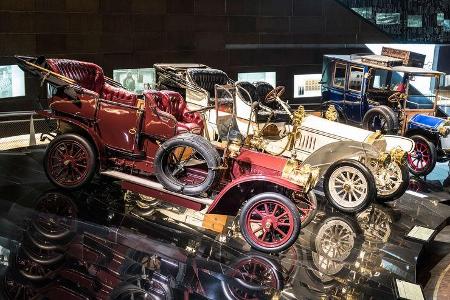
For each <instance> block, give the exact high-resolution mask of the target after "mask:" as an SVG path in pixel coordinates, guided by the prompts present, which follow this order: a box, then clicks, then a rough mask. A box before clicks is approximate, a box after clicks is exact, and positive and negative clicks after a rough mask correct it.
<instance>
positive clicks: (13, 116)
mask: <svg viewBox="0 0 450 300" xmlns="http://www.w3.org/2000/svg"><path fill="white" fill-rule="evenodd" d="M51 127H52V123H51V121H48V120H46V119H44V118H41V117H39V116H37V115H36V113H35V112H33V111H17V112H6V113H0V152H2V151H8V150H17V149H26V148H29V147H33V146H38V145H43V144H46V143H48V140H45V141H41V140H40V135H41V133H45V132H48V131H49V130H50V128H51Z"/></svg>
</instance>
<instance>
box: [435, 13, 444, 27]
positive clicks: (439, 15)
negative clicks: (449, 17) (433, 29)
mask: <svg viewBox="0 0 450 300" xmlns="http://www.w3.org/2000/svg"><path fill="white" fill-rule="evenodd" d="M436 21H437V25H438V26H444V13H437V15H436Z"/></svg>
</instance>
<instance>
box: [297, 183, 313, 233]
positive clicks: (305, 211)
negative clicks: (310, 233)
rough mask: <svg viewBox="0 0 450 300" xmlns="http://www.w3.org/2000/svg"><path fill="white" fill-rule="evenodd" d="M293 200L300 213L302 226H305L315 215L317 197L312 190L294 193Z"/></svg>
mask: <svg viewBox="0 0 450 300" xmlns="http://www.w3.org/2000/svg"><path fill="white" fill-rule="evenodd" d="M294 202H295V204H296V205H297V208H298V209H299V211H300V213H301V217H300V220H301V224H302V228H305V227H306V226H307V225H308V224H309V223H311V221H312V220H313V219H314V217H315V216H316V212H317V198H316V194H314V192H313V191H310V192H309V193H308V194H306V195H304V194H296V195H295V196H294Z"/></svg>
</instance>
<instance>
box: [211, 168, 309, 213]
mask: <svg viewBox="0 0 450 300" xmlns="http://www.w3.org/2000/svg"><path fill="white" fill-rule="evenodd" d="M301 191H302V187H301V186H299V185H297V184H295V183H292V182H290V181H288V180H286V179H284V178H282V177H278V176H266V175H246V176H241V177H239V178H238V179H236V180H233V181H231V182H230V183H228V184H227V185H226V186H225V188H223V189H222V191H221V192H220V193H219V194H218V195H217V196H216V198H215V199H214V201H213V203H212V204H211V206H210V207H209V208H208V211H207V213H208V214H222V215H229V216H235V215H237V213H238V211H239V209H240V207H241V205H242V203H244V202H245V201H247V200H248V199H249V198H251V197H252V196H254V195H256V194H260V193H264V192H276V193H281V194H283V195H286V196H287V197H288V198H290V196H291V194H292V192H301Z"/></svg>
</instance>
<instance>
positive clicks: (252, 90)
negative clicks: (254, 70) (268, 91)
mask: <svg viewBox="0 0 450 300" xmlns="http://www.w3.org/2000/svg"><path fill="white" fill-rule="evenodd" d="M236 86H237V87H238V93H239V94H240V95H241V97H242V99H243V100H244V101H245V102H246V103H247V104H248V105H250V104H251V103H252V102H253V101H258V100H257V96H256V87H255V86H254V85H253V84H251V83H250V82H248V81H238V82H236Z"/></svg>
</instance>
